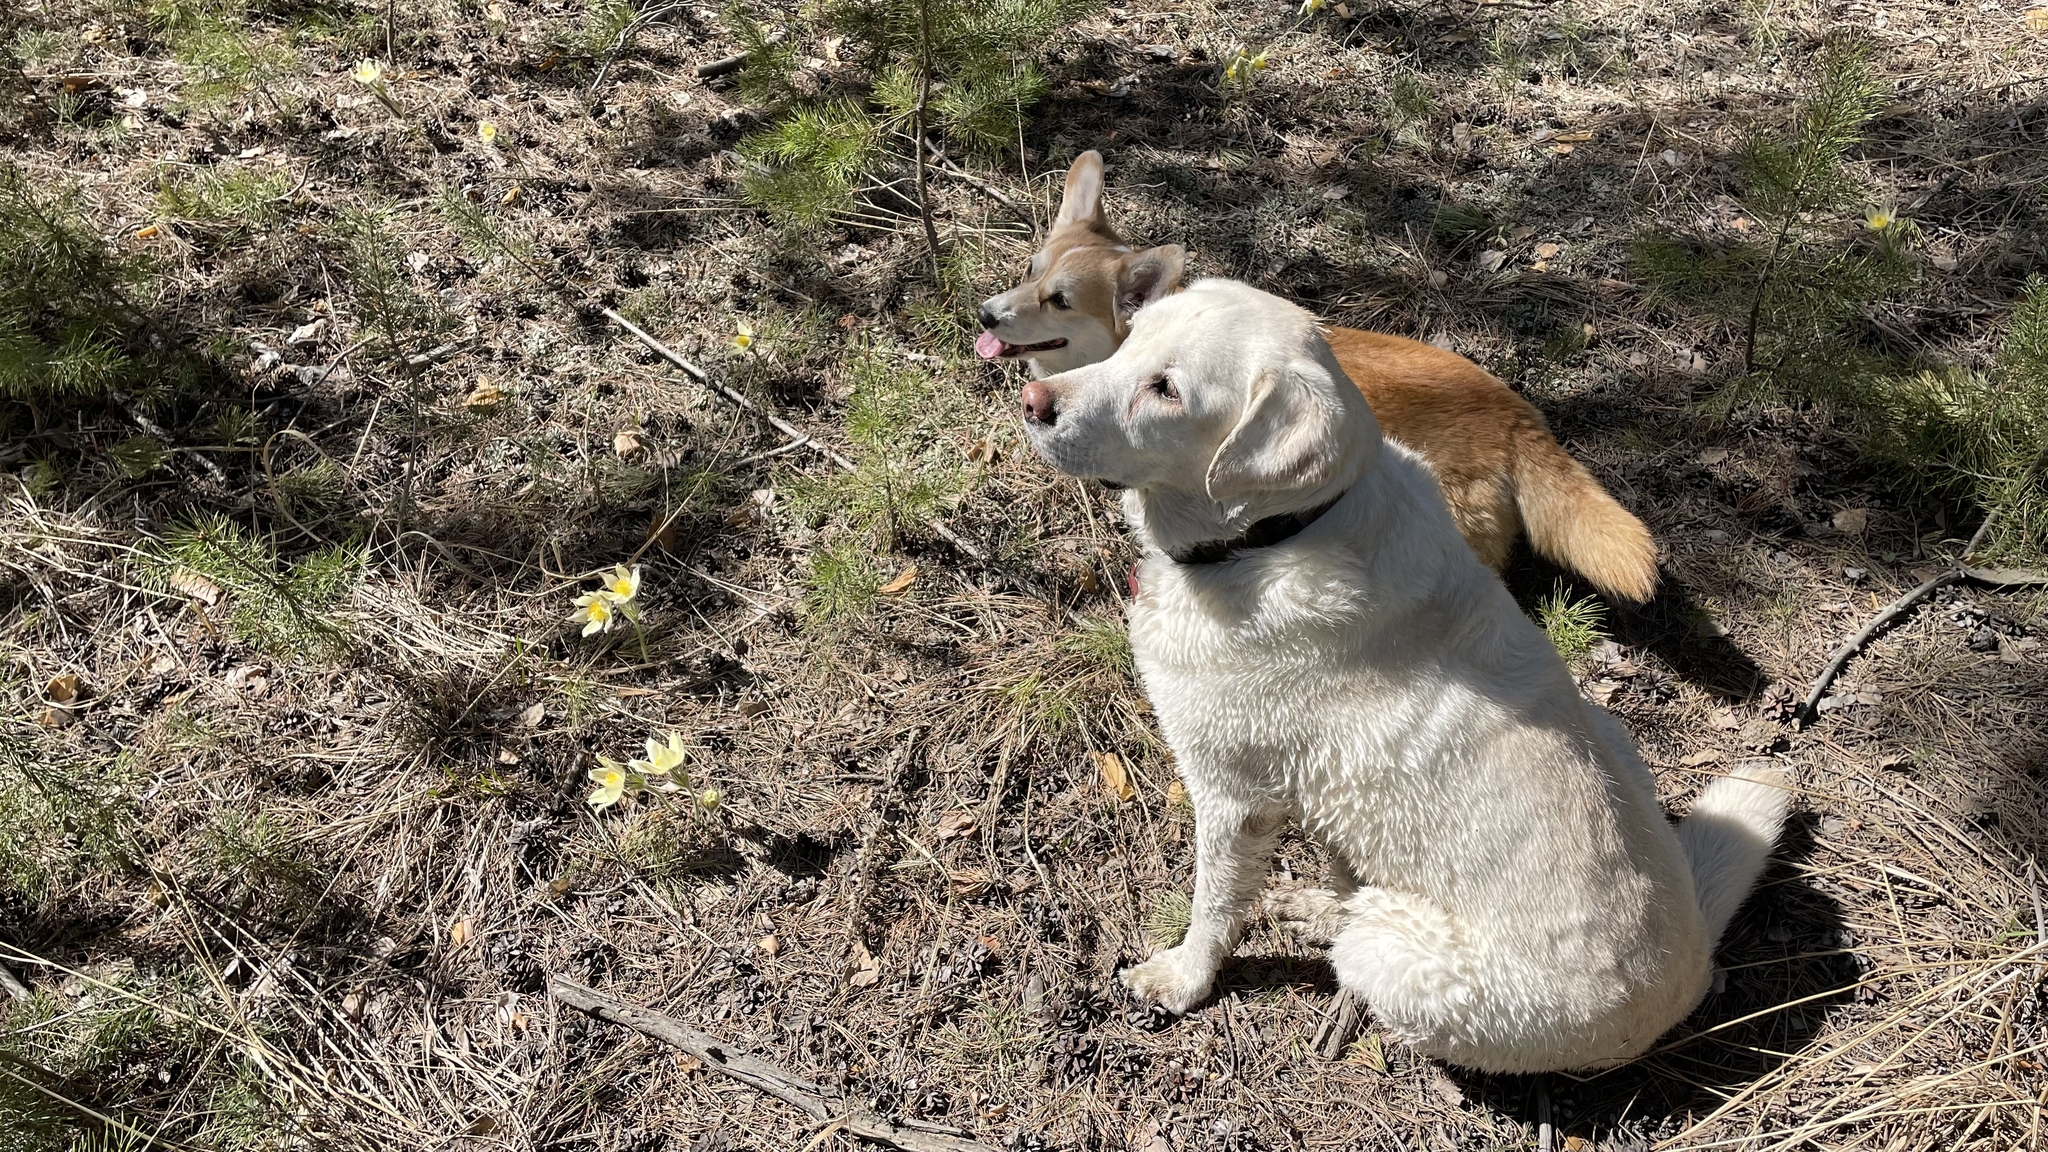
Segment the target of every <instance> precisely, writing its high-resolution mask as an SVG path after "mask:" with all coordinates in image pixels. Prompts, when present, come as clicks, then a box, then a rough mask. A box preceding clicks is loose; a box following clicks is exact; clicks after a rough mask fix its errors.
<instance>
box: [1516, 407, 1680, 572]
mask: <svg viewBox="0 0 2048 1152" xmlns="http://www.w3.org/2000/svg"><path fill="white" fill-rule="evenodd" d="M1515 504H1516V506H1517V507H1519V508H1520V509H1521V513H1522V525H1523V527H1524V528H1526V529H1527V530H1528V533H1529V544H1530V546H1531V547H1533V548H1535V549H1536V551H1537V553H1538V554H1539V555H1542V556H1543V557H1545V558H1547V559H1549V560H1551V561H1553V562H1555V563H1557V564H1561V565H1563V566H1564V567H1566V568H1569V569H1571V570H1572V571H1574V572H1577V573H1579V574H1580V575H1582V576H1584V577H1585V578H1586V579H1588V580H1591V581H1592V582H1593V585H1594V587H1597V588H1598V589H1600V591H1602V592H1604V593H1606V594H1607V595H1608V596H1610V597H1614V598H1616V599H1621V600H1628V601H1632V602H1634V603H1637V604H1641V603H1644V602H1645V601H1647V600H1649V599H1650V597H1652V596H1654V595H1656V593H1657V544H1656V541H1654V540H1652V539H1650V530H1649V529H1648V528H1645V527H1643V522H1642V521H1641V520H1638V519H1636V518H1635V517H1634V516H1633V515H1630V513H1629V511H1628V509H1626V508H1623V507H1622V506H1621V505H1620V504H1619V503H1617V502H1616V501H1615V499H1614V497H1612V496H1610V495H1608V494H1607V489H1605V488H1602V487H1601V486H1600V482H1599V481H1598V480H1595V479H1593V476H1592V474H1591V473H1590V472H1587V471H1586V469H1585V468H1584V467H1582V466H1581V465H1580V464H1579V462H1578V461H1577V460H1574V459H1572V458H1571V455H1570V454H1569V453H1567V452H1566V451H1565V450H1564V448H1563V447H1562V446H1561V445H1559V444H1558V442H1557V440H1556V439H1555V438H1554V437H1552V436H1551V435H1550V432H1549V430H1548V429H1546V428H1544V427H1543V426H1542V425H1541V424H1537V425H1535V426H1525V427H1523V428H1522V429H1521V430H1520V432H1519V435H1518V436H1517V437H1516V443H1515Z"/></svg>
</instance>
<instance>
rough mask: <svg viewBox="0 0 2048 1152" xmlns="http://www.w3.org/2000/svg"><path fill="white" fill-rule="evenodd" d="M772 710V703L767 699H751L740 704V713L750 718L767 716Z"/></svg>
mask: <svg viewBox="0 0 2048 1152" xmlns="http://www.w3.org/2000/svg"><path fill="white" fill-rule="evenodd" d="M770 710H771V705H770V704H769V703H768V702H767V701H766V700H749V701H747V702H745V703H744V704H741V705H740V715H742V716H745V717H746V718H747V719H749V720H753V719H756V718H758V717H762V716H766V715H767V714H768V713H769V711H770Z"/></svg>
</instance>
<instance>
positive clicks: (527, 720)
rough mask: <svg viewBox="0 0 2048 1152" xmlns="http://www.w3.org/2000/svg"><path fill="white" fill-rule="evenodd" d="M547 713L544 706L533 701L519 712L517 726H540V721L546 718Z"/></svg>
mask: <svg viewBox="0 0 2048 1152" xmlns="http://www.w3.org/2000/svg"><path fill="white" fill-rule="evenodd" d="M547 714H548V710H547V708H546V707H544V706H543V705H541V704H539V703H535V704H533V705H532V706H530V707H528V708H526V709H524V710H523V711H521V712H520V713H519V716H518V723H519V726H520V727H521V728H538V727H540V722H541V721H542V720H545V719H546V718H547Z"/></svg>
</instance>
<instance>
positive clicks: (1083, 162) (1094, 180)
mask: <svg viewBox="0 0 2048 1152" xmlns="http://www.w3.org/2000/svg"><path fill="white" fill-rule="evenodd" d="M1101 218H1102V153H1100V152H1097V151H1096V150H1095V149H1093V148H1090V149H1089V150H1088V151H1086V152H1083V153H1081V154H1080V155H1079V156H1076V157H1074V166H1073V167H1072V168H1069V169H1067V190H1066V193H1065V194H1064V195H1062V196H1061V197H1060V214H1059V218H1058V219H1056V220H1054V221H1053V224H1054V225H1055V226H1057V225H1060V224H1093V223H1095V222H1096V221H1097V220H1100V219H1101Z"/></svg>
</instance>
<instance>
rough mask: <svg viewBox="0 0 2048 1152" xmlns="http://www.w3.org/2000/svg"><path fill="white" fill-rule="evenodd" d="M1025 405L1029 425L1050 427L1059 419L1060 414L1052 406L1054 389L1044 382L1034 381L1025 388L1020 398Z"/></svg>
mask: <svg viewBox="0 0 2048 1152" xmlns="http://www.w3.org/2000/svg"><path fill="white" fill-rule="evenodd" d="M1018 399H1020V400H1022V401H1023V403H1024V421H1025V423H1027V424H1044V425H1046V426H1048V427H1050V426H1051V425H1052V424H1053V423H1054V422H1056V421H1057V420H1058V419H1059V413H1058V412H1057V411H1056V410H1054V408H1053V404H1052V389H1050V388H1047V387H1046V386H1045V381H1043V380H1033V381H1032V382H1031V383H1029V384H1026V385H1025V386H1024V393H1023V395H1022V396H1020V397H1018Z"/></svg>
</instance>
